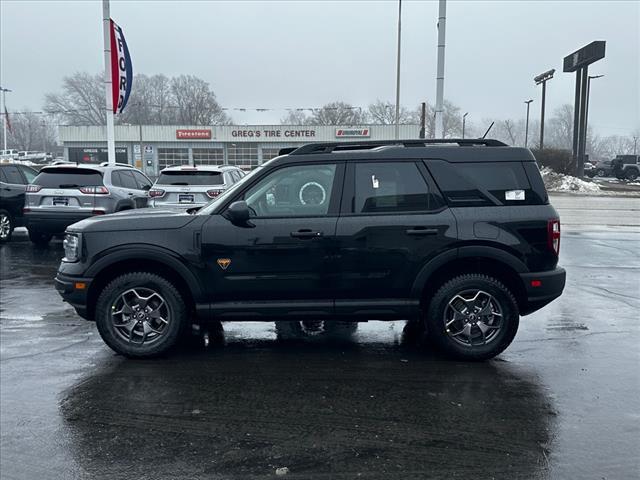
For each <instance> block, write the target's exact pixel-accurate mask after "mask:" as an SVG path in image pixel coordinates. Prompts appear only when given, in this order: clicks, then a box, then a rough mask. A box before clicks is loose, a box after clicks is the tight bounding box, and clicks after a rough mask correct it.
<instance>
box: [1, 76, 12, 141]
mask: <svg viewBox="0 0 640 480" xmlns="http://www.w3.org/2000/svg"><path fill="white" fill-rule="evenodd" d="M10 91H11V90H9V89H8V88H3V87H0V92H2V115H3V117H2V118H3V119H4V122H2V123H3V129H4V150H6V149H7V122H8V121H9V119H8V118H7V117H8V114H7V99H6V97H5V94H6V93H7V92H10Z"/></svg>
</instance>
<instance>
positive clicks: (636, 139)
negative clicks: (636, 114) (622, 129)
mask: <svg viewBox="0 0 640 480" xmlns="http://www.w3.org/2000/svg"><path fill="white" fill-rule="evenodd" d="M637 152H638V137H637V136H635V135H634V136H633V154H634V155H637V154H638V153H637Z"/></svg>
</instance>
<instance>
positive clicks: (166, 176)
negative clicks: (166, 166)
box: [156, 170, 224, 185]
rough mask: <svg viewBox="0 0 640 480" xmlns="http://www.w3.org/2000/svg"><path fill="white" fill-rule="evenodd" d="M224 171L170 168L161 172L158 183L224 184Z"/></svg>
mask: <svg viewBox="0 0 640 480" xmlns="http://www.w3.org/2000/svg"><path fill="white" fill-rule="evenodd" d="M222 184H224V178H223V175H222V172H207V171H202V170H169V171H164V172H162V173H161V174H160V178H158V181H157V182H156V185H222Z"/></svg>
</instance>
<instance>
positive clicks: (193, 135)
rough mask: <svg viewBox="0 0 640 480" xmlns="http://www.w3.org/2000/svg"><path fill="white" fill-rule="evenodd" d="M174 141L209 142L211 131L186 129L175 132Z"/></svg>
mask: <svg viewBox="0 0 640 480" xmlns="http://www.w3.org/2000/svg"><path fill="white" fill-rule="evenodd" d="M176 139H178V140H210V139H211V129H210V128H207V129H202V130H187V129H180V130H176Z"/></svg>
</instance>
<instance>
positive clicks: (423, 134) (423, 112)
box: [420, 102, 427, 138]
mask: <svg viewBox="0 0 640 480" xmlns="http://www.w3.org/2000/svg"><path fill="white" fill-rule="evenodd" d="M420 138H427V103H426V102H422V105H420Z"/></svg>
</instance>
